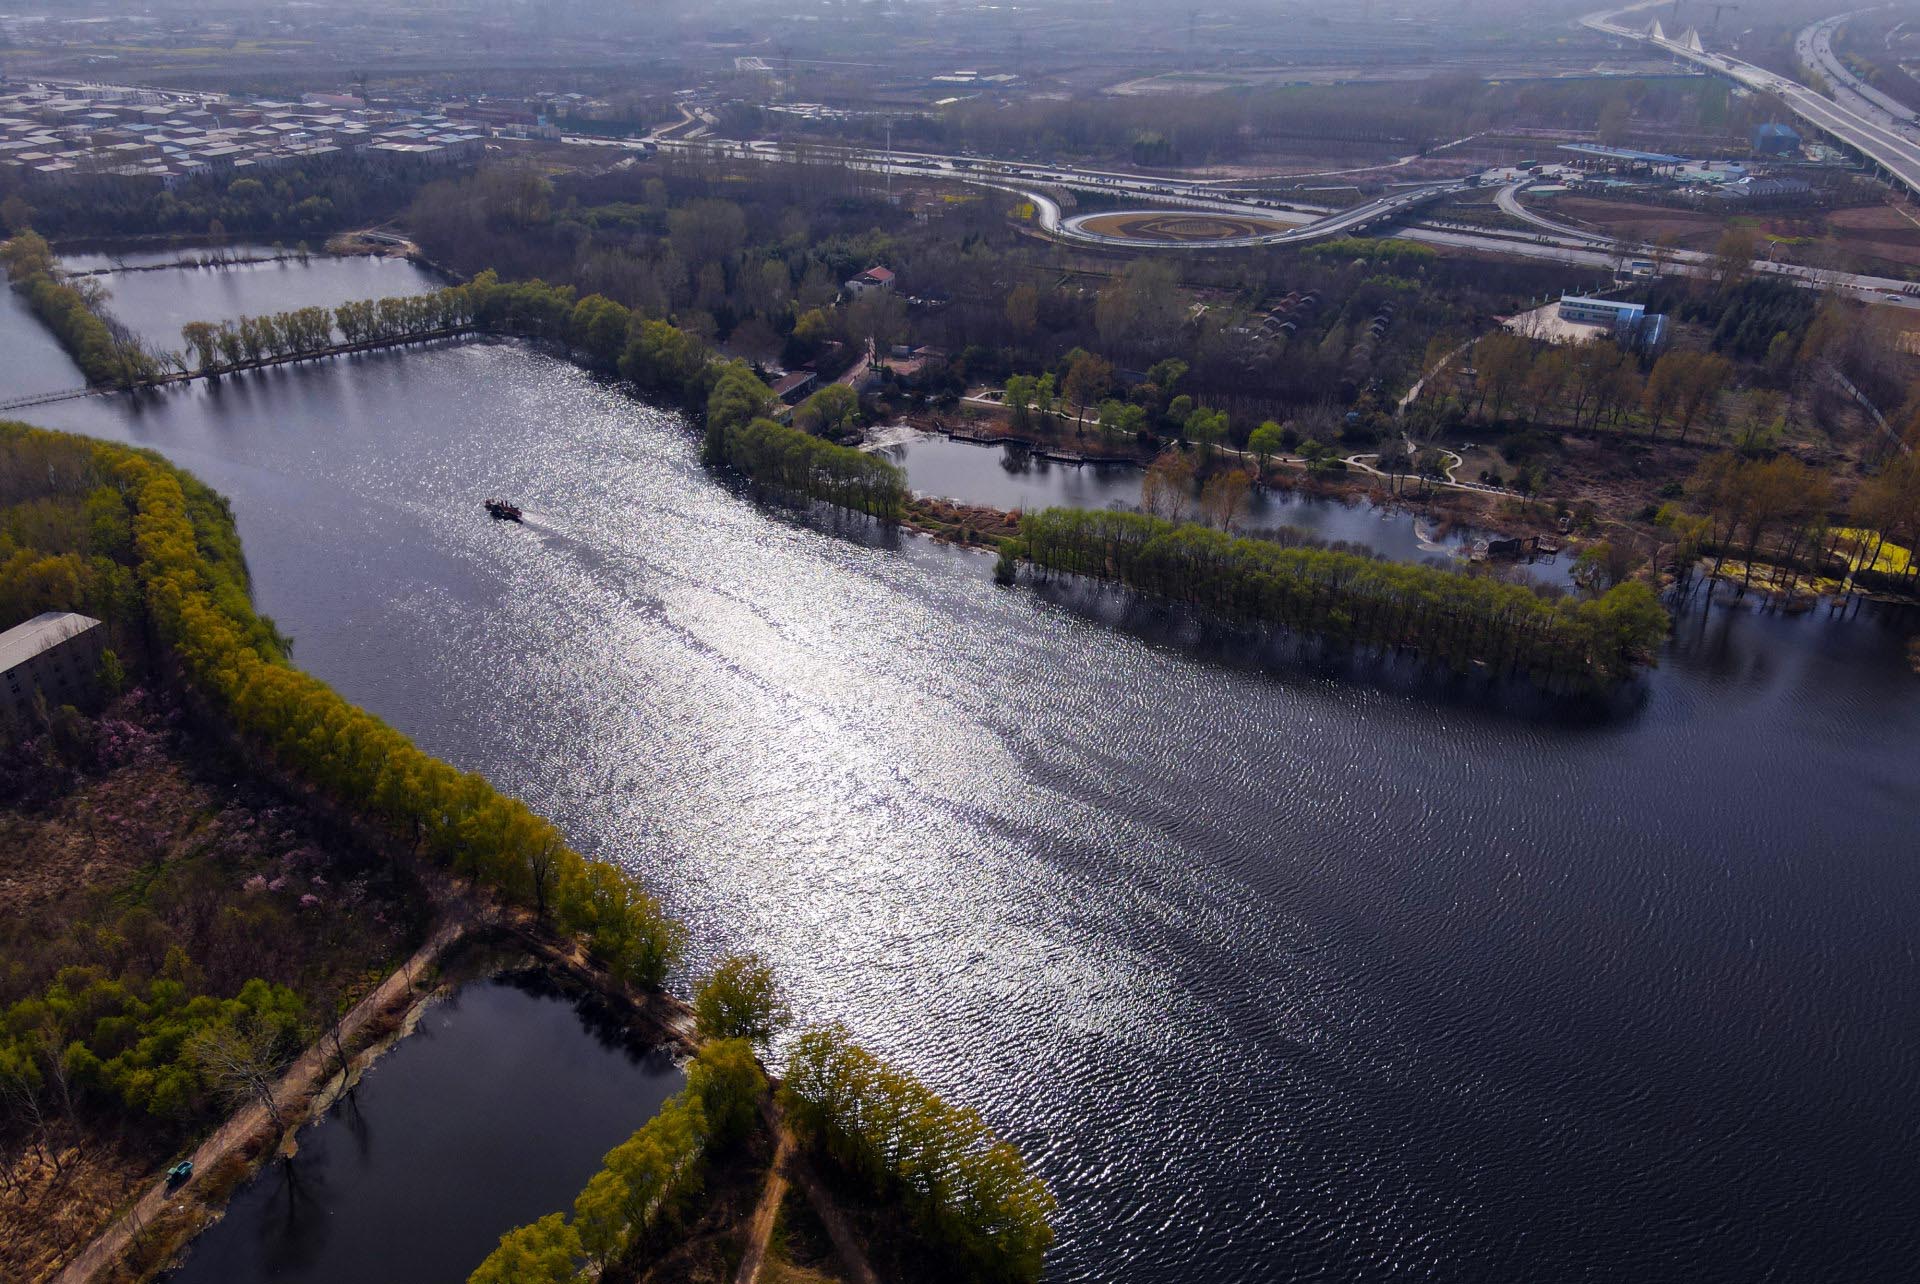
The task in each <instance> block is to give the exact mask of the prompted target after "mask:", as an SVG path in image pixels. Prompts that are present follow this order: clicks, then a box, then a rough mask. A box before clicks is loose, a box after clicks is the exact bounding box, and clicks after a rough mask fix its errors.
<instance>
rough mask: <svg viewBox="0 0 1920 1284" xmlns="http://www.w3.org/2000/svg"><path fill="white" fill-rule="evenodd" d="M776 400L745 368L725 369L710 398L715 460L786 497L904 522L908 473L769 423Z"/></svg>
mask: <svg viewBox="0 0 1920 1284" xmlns="http://www.w3.org/2000/svg"><path fill="white" fill-rule="evenodd" d="M829 391H830V390H828V389H822V390H821V391H820V392H819V393H815V394H814V396H815V397H822V396H826V395H828V393H829ZM773 400H774V397H773V393H772V392H771V391H770V390H769V389H768V388H767V386H766V385H765V384H764V383H762V382H760V380H759V379H758V378H756V377H755V375H754V373H753V372H752V371H751V370H749V369H747V368H746V367H745V366H743V365H739V364H737V363H736V364H732V365H729V366H727V367H726V368H725V369H723V370H722V371H721V373H720V377H719V380H718V381H717V382H716V383H715V384H714V387H713V392H712V394H711V396H710V397H709V398H708V401H707V437H706V442H707V444H706V452H705V453H706V457H707V459H708V461H709V462H710V463H717V464H726V465H728V466H730V467H732V468H735V469H737V470H739V472H740V473H741V474H742V475H744V476H746V477H748V478H750V479H752V480H753V481H755V482H757V483H759V484H761V485H764V486H767V487H770V488H772V489H774V490H777V491H780V492H781V493H783V494H787V495H791V496H795V497H799V498H803V499H817V500H822V501H824V502H826V503H829V504H834V505H836V506H838V507H841V508H850V509H853V510H855V511H857V512H862V513H865V514H867V515H868V516H869V517H878V518H880V519H881V520H883V521H894V520H896V519H898V517H899V516H900V510H901V508H902V507H903V506H904V505H905V503H906V500H907V493H908V492H907V475H906V473H905V472H903V471H902V470H901V469H900V467H899V466H898V465H897V464H894V463H892V462H890V461H888V460H885V459H881V458H879V457H878V456H876V455H870V454H868V453H867V452H866V451H864V450H855V449H853V448H852V447H849V446H836V445H835V444H833V443H832V442H830V441H825V440H823V439H821V438H819V437H815V436H814V435H812V434H811V433H809V432H807V431H805V430H804V429H801V428H794V427H790V426H789V425H787V424H783V423H778V422H776V421H775V420H773V419H770V418H768V417H767V415H766V410H767V408H768V407H769V406H770V405H772V404H773ZM805 408H806V407H804V406H803V407H802V409H803V410H804V409H805ZM796 417H798V416H797V415H796Z"/></svg>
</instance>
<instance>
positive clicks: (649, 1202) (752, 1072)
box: [468, 1039, 767, 1284]
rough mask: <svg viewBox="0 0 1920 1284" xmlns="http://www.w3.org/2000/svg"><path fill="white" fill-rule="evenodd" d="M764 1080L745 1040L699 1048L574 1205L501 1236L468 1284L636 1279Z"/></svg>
mask: <svg viewBox="0 0 1920 1284" xmlns="http://www.w3.org/2000/svg"><path fill="white" fill-rule="evenodd" d="M766 1090H767V1078H766V1075H765V1074H764V1073H763V1072H762V1071H761V1069H760V1066H759V1063H758V1062H757V1061H756V1060H755V1059H754V1054H753V1048H752V1045H750V1044H749V1043H747V1042H746V1041H745V1040H744V1039H720V1040H716V1041H713V1042H710V1043H708V1044H707V1045H706V1046H704V1047H703V1048H701V1050H700V1052H699V1054H698V1055H696V1056H695V1057H694V1059H693V1060H692V1062H691V1063H689V1065H688V1066H687V1086H686V1088H685V1089H684V1090H682V1091H681V1092H679V1093H677V1094H676V1095H674V1096H673V1097H670V1098H669V1099H668V1100H667V1101H666V1103H665V1104H664V1105H662V1106H661V1107H660V1109H659V1111H658V1113H656V1114H655V1115H654V1116H653V1118H651V1119H649V1120H647V1122H646V1123H644V1124H642V1125H641V1126H640V1127H639V1129H638V1130H636V1131H635V1132H634V1134H633V1135H632V1136H631V1137H629V1138H627V1140H626V1141H624V1142H622V1143H620V1144H619V1145H618V1146H615V1147H614V1148H613V1149H612V1150H610V1151H608V1152H607V1155H606V1158H605V1160H604V1161H603V1162H602V1164H601V1167H600V1170H599V1171H598V1172H596V1173H595V1174H594V1175H593V1177H592V1179H591V1180H589V1181H588V1182H587V1185H586V1187H585V1189H583V1190H582V1191H581V1192H580V1195H579V1198H577V1199H576V1200H574V1203H573V1210H572V1214H571V1217H569V1216H568V1215H566V1214H562V1213H550V1214H548V1215H547V1216H545V1217H543V1218H541V1219H540V1220H538V1221H536V1222H533V1223H531V1224H529V1225H526V1226H521V1227H517V1228H515V1229H513V1230H510V1231H508V1232H507V1233H506V1234H505V1235H503V1236H501V1238H500V1245H499V1247H498V1248H496V1249H495V1250H494V1251H493V1252H492V1254H490V1255H489V1256H488V1257H487V1259H486V1260H485V1261H484V1262H482V1263H481V1264H480V1265H479V1266H478V1267H477V1268H475V1270H474V1272H473V1274H472V1275H471V1276H469V1277H468V1279H469V1284H571V1282H572V1281H584V1280H605V1281H609V1282H610V1284H617V1282H618V1281H622V1280H630V1279H634V1278H637V1276H638V1274H639V1269H638V1268H639V1266H640V1265H641V1263H640V1262H639V1261H638V1260H637V1259H638V1258H640V1257H641V1256H642V1255H643V1254H645V1253H647V1252H648V1251H649V1250H652V1251H654V1252H657V1251H658V1250H659V1249H660V1248H661V1247H663V1240H664V1239H665V1238H666V1236H667V1234H668V1233H669V1232H670V1231H671V1229H672V1228H673V1227H674V1226H675V1224H676V1223H677V1222H678V1220H679V1219H680V1218H681V1217H682V1216H683V1215H684V1214H685V1212H686V1210H687V1206H688V1205H689V1204H690V1203H691V1201H692V1200H693V1199H694V1197H695V1196H696V1195H697V1194H698V1193H699V1191H700V1189H701V1186H702V1184H703V1182H704V1179H705V1175H706V1171H707V1167H708V1165H709V1163H710V1162H712V1160H713V1159H714V1158H715V1157H716V1156H723V1155H724V1154H725V1153H726V1152H727V1151H728V1150H729V1149H730V1148H732V1147H735V1146H738V1145H739V1144H740V1143H741V1142H743V1141H744V1140H745V1139H746V1136H747V1134H748V1132H749V1130H751V1129H752V1127H753V1125H754V1119H755V1115H756V1111H757V1110H758V1107H759V1102H760V1099H761V1097H762V1096H764V1095H765V1093H766Z"/></svg>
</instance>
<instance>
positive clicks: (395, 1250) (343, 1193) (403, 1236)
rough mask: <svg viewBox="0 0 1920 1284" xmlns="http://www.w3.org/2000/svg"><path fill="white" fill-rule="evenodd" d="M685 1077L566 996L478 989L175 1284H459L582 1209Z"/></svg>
mask: <svg viewBox="0 0 1920 1284" xmlns="http://www.w3.org/2000/svg"><path fill="white" fill-rule="evenodd" d="M685 1081H686V1077H685V1076H684V1075H683V1074H682V1073H681V1072H680V1070H679V1069H678V1068H677V1067H675V1065H674V1064H673V1061H672V1059H671V1058H670V1057H668V1056H666V1055H665V1054H664V1053H657V1052H646V1051H641V1050H636V1049H633V1048H629V1047H627V1046H625V1045H624V1044H622V1043H621V1042H620V1041H619V1040H618V1038H617V1037H615V1036H613V1035H612V1034H611V1033H610V1032H608V1031H606V1030H603V1029H600V1028H598V1027H597V1026H596V1025H595V1024H594V1023H593V1020H592V1018H590V1017H589V1016H588V1015H587V1014H586V1013H584V1012H582V1011H581V1010H580V1009H578V1008H576V1007H575V1006H574V1004H573V1003H572V1002H570V1001H568V1000H567V999H565V998H562V997H560V996H559V995H557V994H553V993H550V992H547V991H545V990H543V989H541V988H539V987H525V986H519V985H515V984H509V983H506V982H502V981H486V982H475V983H473V984H469V985H466V986H464V987H462V988H461V989H460V990H459V991H457V992H456V993H455V994H454V995H453V996H452V997H451V998H450V999H448V1000H446V1001H445V1002H442V1003H438V1004H435V1005H433V1006H432V1007H429V1008H428V1009H427V1011H426V1014H425V1015H424V1016H423V1017H422V1018H421V1021H420V1025H419V1027H418V1028H417V1029H416V1030H415V1031H414V1032H413V1034H412V1035H410V1036H408V1038H406V1039H405V1040H404V1041H402V1042H401V1043H400V1045H399V1046H398V1047H396V1048H395V1049H393V1050H392V1051H391V1052H389V1053H387V1055H386V1056H385V1057H383V1058H381V1059H380V1060H379V1061H378V1062H376V1063H375V1064H374V1066H373V1068H372V1070H370V1071H369V1072H368V1074H367V1076H366V1078H365V1079H364V1080H363V1081H362V1082H361V1084H360V1086H359V1087H358V1088H357V1089H356V1090H355V1091H354V1092H353V1093H352V1094H351V1095H349V1096H347V1097H345V1098H343V1099H342V1100H341V1101H340V1102H339V1103H338V1104H337V1105H335V1106H334V1107H333V1109H332V1110H330V1111H328V1112H327V1114H326V1116H325V1117H324V1118H323V1119H322V1120H321V1121H319V1122H318V1123H317V1124H315V1125H314V1126H313V1127H310V1128H304V1129H302V1130H301V1131H300V1133H299V1134H298V1136H297V1140H298V1142H299V1144H300V1150H299V1153H298V1155H297V1157H296V1158H295V1160H294V1162H293V1163H292V1164H290V1165H279V1164H274V1165H269V1166H268V1167H267V1168H265V1169H263V1170H262V1172H261V1174H260V1176H258V1177H257V1178H255V1179H254V1180H253V1181H252V1182H250V1183H248V1184H247V1185H246V1186H245V1187H243V1188H242V1189H241V1191H240V1193H239V1194H238V1195H236V1196H235V1197H234V1200H233V1203H232V1204H231V1205H230V1206H229V1207H228V1209H227V1212H226V1215H225V1216H224V1217H223V1218H222V1219H221V1220H220V1221H219V1222H218V1223H217V1224H216V1225H215V1226H214V1227H213V1228H212V1229H211V1230H209V1231H207V1232H206V1233H205V1234H204V1235H202V1236H200V1237H199V1238H198V1239H196V1240H195V1241H194V1243H193V1248H192V1251H191V1252H190V1253H189V1255H188V1257H187V1262H186V1265H185V1266H184V1267H183V1268H182V1269H181V1270H180V1271H178V1272H177V1273H176V1274H174V1275H173V1277H172V1279H173V1281H174V1284H265V1282H266V1281H269V1280H271V1281H275V1284H346V1282H347V1281H351V1284H457V1281H460V1280H463V1279H465V1278H466V1277H467V1274H468V1273H469V1272H470V1271H472V1270H473V1268H474V1267H476V1266H478V1265H479V1264H480V1262H481V1259H483V1258H484V1257H486V1255H487V1254H488V1253H490V1252H492V1251H493V1247H494V1245H495V1244H496V1243H498V1242H499V1239H500V1235H501V1232H502V1231H504V1230H506V1229H507V1228H509V1227H512V1226H519V1225H524V1224H525V1223H527V1222H531V1221H533V1220H535V1219H536V1218H540V1217H544V1216H546V1215H547V1214H548V1213H551V1212H557V1211H560V1210H564V1209H567V1208H570V1207H572V1204H573V1197H574V1196H575V1195H577V1194H579V1192H580V1191H581V1189H582V1188H583V1187H585V1186H586V1184H587V1181H588V1179H589V1178H591V1177H592V1176H593V1174H594V1173H595V1172H596V1171H598V1170H599V1168H600V1163H601V1160H602V1158H603V1157H604V1156H605V1155H606V1153H607V1151H609V1150H611V1149H613V1147H615V1146H617V1145H619V1144H620V1143H621V1142H623V1141H625V1140H626V1139H627V1137H628V1136H629V1135H630V1134H631V1133H632V1132H633V1130H634V1129H636V1128H638V1127H639V1126H640V1125H641V1124H643V1123H645V1122H646V1121H647V1120H648V1119H649V1118H651V1117H652V1116H653V1115H654V1113H655V1112H656V1111H658V1110H659V1108H660V1105H661V1103H662V1102H664V1101H665V1100H666V1099H667V1098H668V1097H670V1096H672V1095H673V1094H674V1093H676V1092H678V1091H679V1090H680V1088H681V1086H682V1085H683V1084H684V1083H685Z"/></svg>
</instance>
